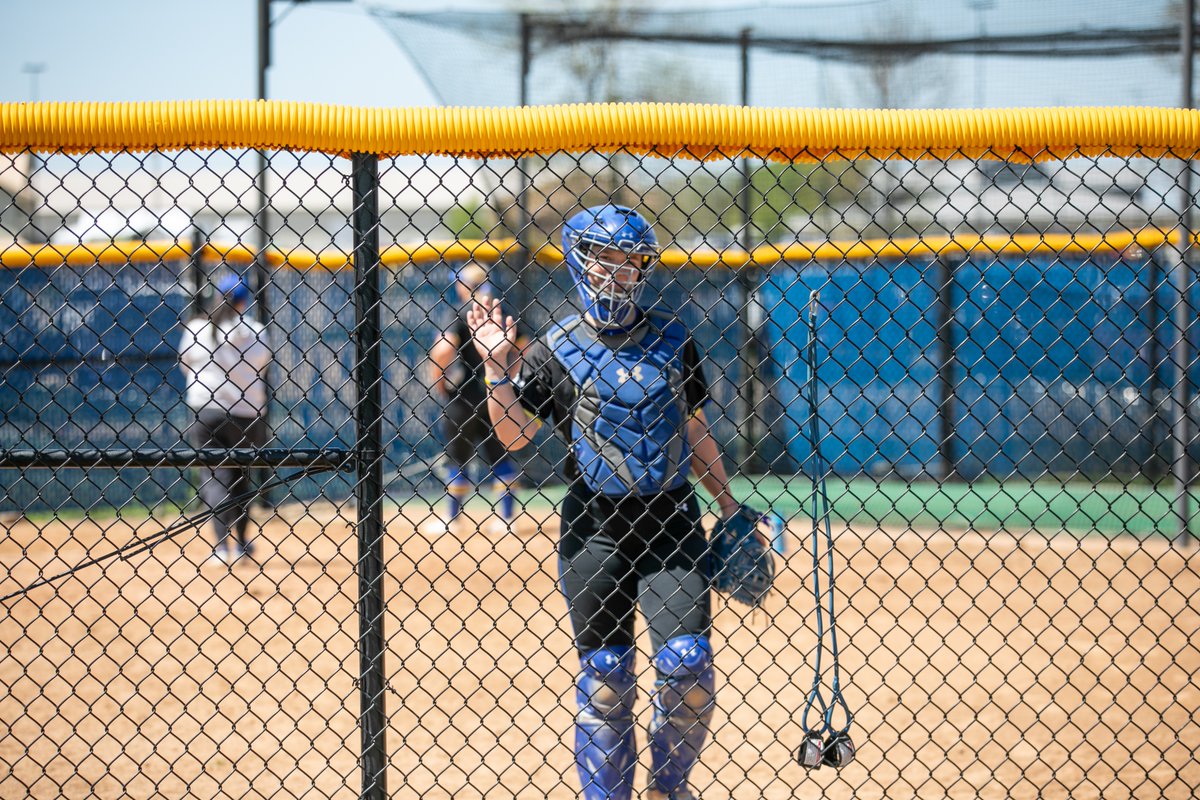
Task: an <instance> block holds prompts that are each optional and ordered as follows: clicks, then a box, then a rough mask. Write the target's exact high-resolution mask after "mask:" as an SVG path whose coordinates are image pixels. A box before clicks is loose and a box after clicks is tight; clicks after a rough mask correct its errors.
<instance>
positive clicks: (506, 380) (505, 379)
mask: <svg viewBox="0 0 1200 800" xmlns="http://www.w3.org/2000/svg"><path fill="white" fill-rule="evenodd" d="M483 382H484V384H485V385H486V386H487V387H488V388H489V389H494V388H496V387H497V386H503V385H504V384H506V383H512V378H510V377H508V376H507V375H505V376H504V377H503V378H501V379H500V380H496V381H493V380H491V379H489V378H484V379H483Z"/></svg>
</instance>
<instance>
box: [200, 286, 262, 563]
mask: <svg viewBox="0 0 1200 800" xmlns="http://www.w3.org/2000/svg"><path fill="white" fill-rule="evenodd" d="M252 299H253V296H252V294H251V292H250V287H249V286H247V285H246V283H245V281H243V280H242V279H241V278H240V277H239V276H237V275H226V276H224V277H223V278H221V280H220V281H218V282H217V294H216V297H215V302H214V306H213V308H212V310H211V311H209V312H202V313H201V314H199V315H198V316H196V317H195V318H193V319H191V320H190V321H188V323H187V324H186V325H185V326H184V328H183V337H182V340H181V341H180V345H179V351H180V361H181V362H182V364H183V371H184V378H185V381H186V386H187V389H186V395H185V399H186V401H187V405H188V408H189V409H191V411H192V413H193V414H194V416H193V419H192V423H191V425H190V426H189V429H188V434H187V435H188V439H189V441H191V443H192V445H193V446H195V447H197V448H215V449H228V448H236V447H261V446H262V445H263V444H264V443H265V441H266V436H267V432H266V406H267V388H266V381H265V376H266V372H267V367H268V365H269V364H270V362H271V350H270V348H269V347H268V346H267V340H266V333H265V329H264V328H263V326H262V325H261V324H260V323H258V322H257V321H255V320H253V319H251V318H250V317H249V316H248V315H247V314H246V311H247V309H249V307H250V304H251V300H252ZM200 477H201V481H200V500H201V501H202V502H203V503H204V504H205V505H206V506H207V507H208V508H209V509H216V508H220V507H222V506H224V508H223V510H220V511H218V512H217V513H216V514H214V515H213V527H214V529H215V534H216V544H215V547H214V549H213V556H212V558H213V560H214V561H217V562H221V563H226V564H228V563H232V562H233V561H235V560H237V559H239V558H242V557H248V556H252V555H253V553H252V543H251V542H250V540H249V538H248V536H247V528H248V527H249V524H250V503H251V499H250V498H249V497H248V496H247V495H248V494H249V492H250V489H251V481H250V471H249V469H248V468H244V467H234V466H227V467H216V468H209V467H202V468H201V469H200ZM239 497H240V498H242V500H241V501H239V502H235V503H232V504H230V501H231V500H233V499H234V498H239ZM231 534H232V536H231ZM231 538H232V539H233V541H232V543H231V542H230V539H231Z"/></svg>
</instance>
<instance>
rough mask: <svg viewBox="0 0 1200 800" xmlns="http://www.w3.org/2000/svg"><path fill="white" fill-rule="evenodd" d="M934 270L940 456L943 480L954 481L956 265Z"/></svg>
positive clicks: (941, 264)
mask: <svg viewBox="0 0 1200 800" xmlns="http://www.w3.org/2000/svg"><path fill="white" fill-rule="evenodd" d="M931 266H932V267H933V270H934V280H935V281H936V284H935V286H934V289H935V291H936V292H937V303H936V306H935V308H936V313H937V317H936V319H935V322H934V324H935V326H936V332H937V343H938V360H937V365H938V366H937V370H938V373H937V383H938V389H939V391H938V420H939V421H940V422H941V435H940V436H939V437H938V456H939V459H940V461H941V463H942V476H941V477H942V480H955V479H957V478H958V477H959V475H958V460H957V457H956V456H955V453H954V443H955V439H956V436H955V425H954V413H955V409H954V406H955V402H956V399H957V398H956V396H955V389H954V372H955V370H956V368H957V360H956V356H955V353H954V297H953V293H954V282H955V266H956V265H955V263H954V262H953V261H952V260H951V259H949V258H947V257H945V256H942V257H940V258H937V259H935V260H934V262H933V264H932V265H931Z"/></svg>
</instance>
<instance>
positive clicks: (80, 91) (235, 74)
mask: <svg viewBox="0 0 1200 800" xmlns="http://www.w3.org/2000/svg"><path fill="white" fill-rule="evenodd" d="M391 5H393V6H397V7H402V8H419V7H421V6H422V5H433V4H421V3H408V4H397V3H393V4H391ZM256 9H257V4H256V3H255V1H254V0H203V2H201V1H200V0H170V1H169V2H168V1H167V0H107V2H93V0H74V1H72V0H0V23H2V25H3V29H4V30H5V31H6V33H7V35H6V36H5V44H4V48H3V49H2V50H0V102H21V101H27V100H30V99H32V97H31V87H30V76H29V75H28V74H27V73H25V72H23V71H22V70H23V66H24V65H25V64H31V63H32V64H38V63H40V64H44V65H45V71H44V72H43V73H42V74H41V75H40V76H39V78H38V94H39V99H41V100H59V101H70V100H81V101H97V102H103V101H137V100H208V99H221V100H228V99H232V100H237V99H251V98H253V97H254V96H255V88H256V80H257V77H256V76H257V72H256V70H257V43H256V25H257V11H256ZM272 17H273V18H275V19H276V20H277V22H276V23H275V24H273V25H272V46H273V54H272V55H273V62H274V63H273V64H272V68H271V69H270V71H269V72H268V78H267V87H268V88H267V92H268V97H269V98H271V99H277V100H304V101H308V102H317V103H337V104H344V105H360V106H406V105H432V104H434V103H435V100H434V97H433V94H432V93H431V92H430V91H429V89H428V88H427V87H426V85H425V83H424V81H423V80H422V79H421V77H420V76H419V75H418V74H417V72H416V71H415V70H414V69H413V67H412V64H411V62H410V61H409V59H408V57H407V56H406V55H405V54H404V52H403V51H402V50H401V49H400V47H399V46H398V45H397V44H396V43H395V41H393V39H392V38H391V37H390V36H389V35H388V34H387V33H386V32H385V31H384V30H383V29H382V28H381V27H380V26H379V25H378V24H376V23H375V21H374V20H373V19H372V18H371V17H370V16H369V15H368V14H367V12H366V10H365V8H364V7H362V6H360V5H357V4H355V3H321V2H313V3H305V4H300V5H293V4H291V3H287V2H274V3H272ZM22 31H23V32H24V34H18V35H13V34H14V33H17V32H22Z"/></svg>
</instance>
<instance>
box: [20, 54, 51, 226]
mask: <svg viewBox="0 0 1200 800" xmlns="http://www.w3.org/2000/svg"><path fill="white" fill-rule="evenodd" d="M45 71H46V64H45V62H44V61H26V62H25V63H24V64H22V65H21V72H24V73H25V74H26V75H28V76H29V102H31V103H36V102H38V94H39V93H38V88H39V87H38V81H39V78H40V76H41V74H42V73H43V72H45ZM41 166H42V164H41V159H39V158H38V154H37V153H35V152H34V151H33V149H32V148H30V150H29V176H28V178H27V179H26V188H27V189H28V191H29V230H30V231H32V232H34V233H39V231H38V229H37V227H36V226H35V225H34V224H33V218H34V214H36V213H37V210H38V206H40V205H41V195H39V194H38V192H37V186H36V185H35V183H36V176H37V174H38V170H39V169H41Z"/></svg>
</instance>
